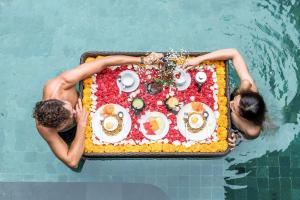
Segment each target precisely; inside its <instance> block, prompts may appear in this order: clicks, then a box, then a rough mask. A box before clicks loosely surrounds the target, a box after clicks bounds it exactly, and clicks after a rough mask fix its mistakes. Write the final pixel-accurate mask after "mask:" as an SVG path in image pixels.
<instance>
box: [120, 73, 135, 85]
mask: <svg viewBox="0 0 300 200" xmlns="http://www.w3.org/2000/svg"><path fill="white" fill-rule="evenodd" d="M121 83H122V85H124V86H125V87H131V86H132V85H133V84H134V78H133V77H132V76H131V75H130V74H124V75H123V76H122V77H121Z"/></svg>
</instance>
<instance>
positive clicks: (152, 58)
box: [144, 52, 164, 65]
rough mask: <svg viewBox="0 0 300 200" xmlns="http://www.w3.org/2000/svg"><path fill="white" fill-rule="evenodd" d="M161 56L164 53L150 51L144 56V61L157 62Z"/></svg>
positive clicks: (147, 62) (146, 62) (147, 63)
mask: <svg viewBox="0 0 300 200" xmlns="http://www.w3.org/2000/svg"><path fill="white" fill-rule="evenodd" d="M162 57H164V54H162V53H155V52H152V53H150V54H149V55H148V56H146V57H145V58H144V63H145V64H146V65H152V64H157V63H158V62H159V60H160V59H161V58H162Z"/></svg>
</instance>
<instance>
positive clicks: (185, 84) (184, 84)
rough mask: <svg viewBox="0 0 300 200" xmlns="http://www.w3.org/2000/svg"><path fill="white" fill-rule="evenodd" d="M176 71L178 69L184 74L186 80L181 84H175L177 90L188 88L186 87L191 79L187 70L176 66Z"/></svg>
mask: <svg viewBox="0 0 300 200" xmlns="http://www.w3.org/2000/svg"><path fill="white" fill-rule="evenodd" d="M176 71H178V72H180V73H181V74H182V75H184V76H185V80H186V81H185V82H184V83H183V84H182V85H178V84H176V87H177V89H178V90H179V91H182V90H186V89H188V87H189V86H190V84H191V81H192V78H191V75H190V74H189V73H188V72H186V71H184V70H183V69H181V68H176Z"/></svg>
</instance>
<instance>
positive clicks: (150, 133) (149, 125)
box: [143, 122, 155, 135]
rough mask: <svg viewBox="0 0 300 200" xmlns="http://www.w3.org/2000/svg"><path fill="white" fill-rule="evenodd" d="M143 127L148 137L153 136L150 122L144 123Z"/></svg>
mask: <svg viewBox="0 0 300 200" xmlns="http://www.w3.org/2000/svg"><path fill="white" fill-rule="evenodd" d="M143 126H144V128H145V130H146V131H147V134H148V135H155V133H154V131H153V130H152V129H151V124H150V122H145V123H144V124H143Z"/></svg>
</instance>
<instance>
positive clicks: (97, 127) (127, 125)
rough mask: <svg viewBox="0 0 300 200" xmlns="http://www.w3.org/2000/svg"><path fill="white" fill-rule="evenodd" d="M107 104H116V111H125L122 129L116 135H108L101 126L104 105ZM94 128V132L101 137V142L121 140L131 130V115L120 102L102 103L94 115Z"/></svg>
mask: <svg viewBox="0 0 300 200" xmlns="http://www.w3.org/2000/svg"><path fill="white" fill-rule="evenodd" d="M106 105H114V106H115V109H116V112H123V124H122V130H121V132H120V133H118V134H117V135H114V136H109V135H106V134H105V133H104V131H103V128H102V126H101V122H100V119H101V114H102V112H103V108H104V106H106ZM92 128H93V133H94V134H95V135H96V136H97V137H98V138H99V139H100V141H101V142H109V143H116V142H120V141H122V140H124V139H125V138H126V137H127V135H128V133H129V132H130V130H131V117H130V115H129V113H128V112H127V110H126V109H125V108H124V107H122V106H120V105H118V104H105V105H102V106H101V107H100V108H99V109H98V110H97V111H96V112H95V114H94V115H93V119H92Z"/></svg>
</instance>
